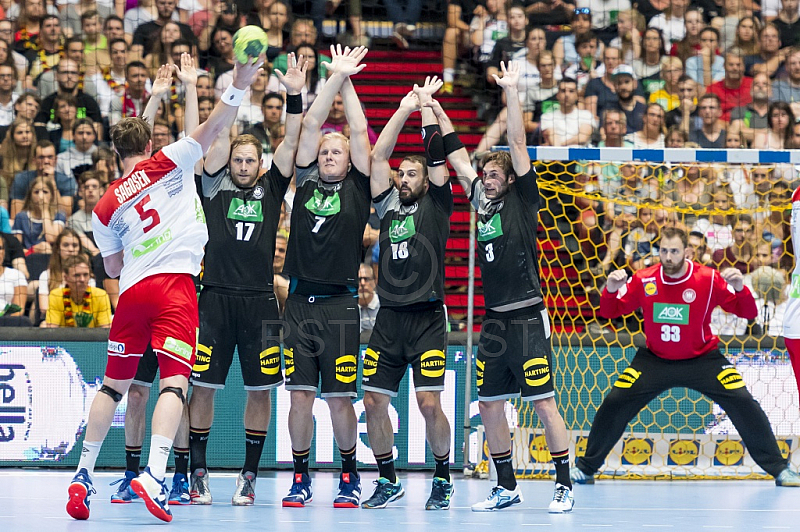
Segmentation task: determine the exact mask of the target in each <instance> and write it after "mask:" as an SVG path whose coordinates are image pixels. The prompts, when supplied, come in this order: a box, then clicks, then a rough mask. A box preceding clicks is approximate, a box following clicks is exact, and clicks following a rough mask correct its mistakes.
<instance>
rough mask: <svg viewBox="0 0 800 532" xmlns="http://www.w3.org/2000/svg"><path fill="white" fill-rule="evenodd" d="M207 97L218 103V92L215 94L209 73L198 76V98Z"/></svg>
mask: <svg viewBox="0 0 800 532" xmlns="http://www.w3.org/2000/svg"><path fill="white" fill-rule="evenodd" d="M204 96H207V97H209V98H213V99H214V101H215V102H216V96H217V95H216V92H214V84H213V83H212V82H211V76H209V75H208V73H198V74H197V97H198V98H202V97H204Z"/></svg>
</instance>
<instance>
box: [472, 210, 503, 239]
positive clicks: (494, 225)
mask: <svg viewBox="0 0 800 532" xmlns="http://www.w3.org/2000/svg"><path fill="white" fill-rule="evenodd" d="M502 235H503V223H502V221H501V220H500V213H499V212H498V213H497V214H495V215H494V216H492V217H491V219H490V220H489V221H488V222H486V223H483V222H481V221H480V220H478V241H479V242H486V241H487V240H493V239H495V238H497V237H498V236H502Z"/></svg>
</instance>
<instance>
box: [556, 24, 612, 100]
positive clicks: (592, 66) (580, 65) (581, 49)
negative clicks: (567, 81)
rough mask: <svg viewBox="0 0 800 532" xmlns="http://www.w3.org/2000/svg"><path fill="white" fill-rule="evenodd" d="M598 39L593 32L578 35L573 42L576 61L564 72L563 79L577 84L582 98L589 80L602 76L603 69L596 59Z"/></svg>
mask: <svg viewBox="0 0 800 532" xmlns="http://www.w3.org/2000/svg"><path fill="white" fill-rule="evenodd" d="M599 43H600V41H599V39H598V38H597V36H596V35H595V34H594V33H593V32H589V33H584V34H582V35H580V36H579V37H578V38H577V39H576V42H575V48H577V50H578V61H577V62H576V63H573V64H571V65H570V66H568V67H567V68H566V70H564V77H565V78H572V79H574V80H575V81H577V83H578V94H579V95H580V96H581V97H583V94H584V91H585V90H586V85H587V84H588V83H589V80H591V79H594V78H596V77H599V76H602V75H603V71H604V67H603V65H602V64H601V63H600V61H599V60H598V59H597V49H598V47H599Z"/></svg>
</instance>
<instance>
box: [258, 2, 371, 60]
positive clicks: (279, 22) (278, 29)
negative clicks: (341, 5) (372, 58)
mask: <svg viewBox="0 0 800 532" xmlns="http://www.w3.org/2000/svg"><path fill="white" fill-rule="evenodd" d="M289 15H290V13H289V7H288V6H287V5H286V4H285V3H283V2H273V3H272V5H271V6H270V7H269V24H268V26H269V27H268V28H266V31H267V39H268V40H269V47H268V48H267V62H268V63H272V61H274V60H275V58H276V57H278V56H279V55H280V54H281V52H282V51H283V48H284V40H288V39H287V37H288V36H289V35H288V34H289V32H288V30H287V29H286V24H287V23H288V22H289ZM350 18H351V20H352V18H353V14H352V13H351V14H350ZM359 22H360V20H359ZM359 35H360V37H361V38H362V39H363V40H366V39H364V38H365V36H364V34H363V32H361V30H360V28H359ZM351 46H352V45H351ZM355 46H358V44H356V45H355Z"/></svg>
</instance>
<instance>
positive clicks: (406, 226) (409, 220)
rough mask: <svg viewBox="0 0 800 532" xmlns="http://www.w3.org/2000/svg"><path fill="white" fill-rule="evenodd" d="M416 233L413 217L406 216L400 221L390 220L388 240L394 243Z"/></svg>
mask: <svg viewBox="0 0 800 532" xmlns="http://www.w3.org/2000/svg"><path fill="white" fill-rule="evenodd" d="M415 234H417V227H416V225H414V217H413V216H407V217H406V218H404V219H403V220H402V221H400V220H392V225H391V227H390V228H389V240H390V241H391V242H392V243H393V244H394V243H397V242H402V241H403V240H408V239H409V238H411V237H412V236H414V235H415Z"/></svg>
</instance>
